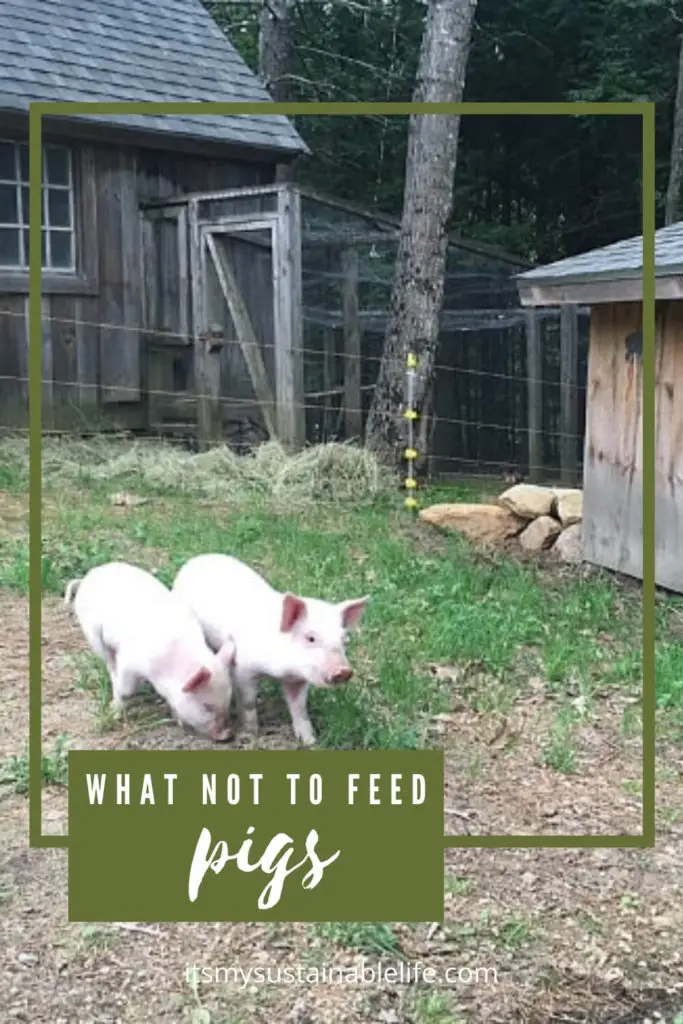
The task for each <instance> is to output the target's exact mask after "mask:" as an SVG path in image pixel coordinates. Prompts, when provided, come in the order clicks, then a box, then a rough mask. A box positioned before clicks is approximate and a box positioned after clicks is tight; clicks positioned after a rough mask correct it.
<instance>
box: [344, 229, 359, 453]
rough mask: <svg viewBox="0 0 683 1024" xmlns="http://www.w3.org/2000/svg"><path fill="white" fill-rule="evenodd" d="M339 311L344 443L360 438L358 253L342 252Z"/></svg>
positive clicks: (352, 251) (345, 250)
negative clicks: (340, 316)
mask: <svg viewBox="0 0 683 1024" xmlns="http://www.w3.org/2000/svg"><path fill="white" fill-rule="evenodd" d="M342 272H343V275H344V276H343V279H342V307H343V311H344V412H345V415H344V419H345V436H346V439H347V440H348V439H350V438H352V437H361V436H362V434H363V409H362V405H361V390H360V374H361V364H360V343H361V332H360V318H359V315H358V314H359V311H358V250H357V249H344V251H343V252H342Z"/></svg>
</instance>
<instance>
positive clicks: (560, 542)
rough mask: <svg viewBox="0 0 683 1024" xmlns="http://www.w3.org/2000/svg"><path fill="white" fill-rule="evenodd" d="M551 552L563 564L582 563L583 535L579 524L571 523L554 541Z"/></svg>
mask: <svg viewBox="0 0 683 1024" xmlns="http://www.w3.org/2000/svg"><path fill="white" fill-rule="evenodd" d="M553 551H556V552H557V555H558V557H559V558H560V559H561V560H562V561H563V562H573V563H575V564H578V563H579V562H582V561H583V534H582V527H581V523H573V524H572V525H571V526H568V527H567V528H566V530H563V531H562V533H561V534H560V536H559V537H558V538H557V540H556V541H555V546H554V548H553Z"/></svg>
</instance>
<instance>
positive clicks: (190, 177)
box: [0, 127, 274, 429]
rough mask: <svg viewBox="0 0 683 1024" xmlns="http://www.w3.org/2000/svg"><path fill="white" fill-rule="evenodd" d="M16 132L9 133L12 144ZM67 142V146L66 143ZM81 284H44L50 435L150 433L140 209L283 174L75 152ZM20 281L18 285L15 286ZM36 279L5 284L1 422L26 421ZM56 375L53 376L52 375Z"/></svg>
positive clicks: (258, 167)
mask: <svg viewBox="0 0 683 1024" xmlns="http://www.w3.org/2000/svg"><path fill="white" fill-rule="evenodd" d="M14 134H15V133H13V132H10V131H3V129H2V128H1V127H0V135H2V136H3V137H5V138H9V137H12V135H14ZM59 141H60V142H62V141H63V140H61V139H60V140H59ZM72 149H73V153H74V163H75V170H76V222H77V238H78V241H77V246H78V248H79V249H80V252H81V253H82V254H83V256H84V258H85V264H84V265H83V266H82V267H81V268H79V269H80V270H81V271H82V273H81V275H80V277H79V279H78V280H71V281H66V282H65V281H64V280H63V281H62V282H61V283H59V282H57V283H55V282H54V281H51V280H50V279H49V278H48V277H47V276H46V275H44V276H43V368H44V373H43V378H44V380H45V378H49V377H50V376H52V377H53V384H52V385H50V384H49V383H46V384H45V385H44V389H43V395H44V412H43V426H44V429H49V428H50V427H51V426H69V425H71V424H82V423H83V411H84V409H85V407H88V417H89V419H90V418H92V417H95V418H97V417H99V418H103V419H104V420H105V421H107V422H111V423H112V425H114V426H132V427H142V426H144V425H145V422H146V411H145V409H144V407H143V403H141V401H140V399H141V397H142V396H143V394H144V390H145V388H146V387H147V385H148V382H147V380H146V379H145V374H146V362H145V359H144V358H143V356H142V352H143V351H144V348H141V328H142V326H143V314H144V310H143V291H144V289H143V284H142V279H143V265H142V255H141V253H142V229H141V214H140V210H139V204H140V203H141V202H144V201H145V200H152V199H163V198H168V197H171V196H173V195H179V194H184V193H187V192H190V191H203V190H214V189H222V188H233V187H239V186H243V185H258V184H268V183H270V182H271V181H273V179H274V165H273V166H271V165H269V164H257V163H246V162H236V161H231V160H226V159H216V158H207V157H204V156H192V155H188V154H184V153H181V154H175V153H163V152H160V151H158V150H145V149H143V148H140V147H130V148H121V147H119V146H116V147H115V146H109V145H105V144H102V145H100V144H94V145H93V144H90V143H88V144H82V143H74V144H73V146H72ZM15 281H16V284H15ZM27 294H28V275H21V277H17V278H11V277H10V275H4V276H2V278H1V280H0V422H1V423H2V424H4V425H19V424H24V423H25V422H26V418H27V402H26V394H27V390H28V385H27V381H26V380H18V378H22V377H24V378H25V377H26V376H27V366H28V352H27V347H28V319H27ZM50 368H52V374H50Z"/></svg>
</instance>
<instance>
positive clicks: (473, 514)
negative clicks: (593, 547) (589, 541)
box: [420, 484, 583, 563]
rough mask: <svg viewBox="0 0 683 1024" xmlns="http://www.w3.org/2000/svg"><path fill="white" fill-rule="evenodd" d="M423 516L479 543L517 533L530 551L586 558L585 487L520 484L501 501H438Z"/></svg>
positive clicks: (572, 559)
mask: <svg viewBox="0 0 683 1024" xmlns="http://www.w3.org/2000/svg"><path fill="white" fill-rule="evenodd" d="M420 519H422V521H423V522H425V523H429V524H430V525H432V526H435V527H438V528H439V529H443V530H457V531H458V532H459V533H462V534H464V536H466V537H468V538H469V539H470V540H472V541H474V542H475V543H484V544H492V545H497V544H502V543H504V542H506V541H510V540H511V539H513V538H514V539H515V541H516V543H518V544H519V545H520V547H522V548H523V549H524V550H525V551H529V552H537V551H548V550H550V549H551V548H552V550H553V551H554V552H555V553H556V554H557V556H558V557H559V558H560V559H561V560H562V561H564V562H574V563H578V562H581V561H582V550H581V549H582V538H581V528H582V527H581V524H582V520H583V492H582V491H581V490H579V489H577V488H569V487H541V486H537V485H535V484H515V485H514V487H509V488H508V489H507V490H506V491H504V492H503V493H502V494H501V495H500V497H499V498H498V499H497V502H496V504H491V505H486V504H476V503H475V504H464V503H463V504H442V505H432V506H430V507H429V508H425V509H423V510H422V511H421V512H420Z"/></svg>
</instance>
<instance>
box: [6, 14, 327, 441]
mask: <svg viewBox="0 0 683 1024" xmlns="http://www.w3.org/2000/svg"><path fill="white" fill-rule="evenodd" d="M31 100H51V101H59V102H69V101H86V100H89V101H92V100H102V101H118V100H121V101H124V100H128V101H130V100H135V101H155V102H159V101H198V100H201V101H206V100H213V101H226V102H235V101H241V100H246V101H251V102H254V101H268V100H270V97H269V95H268V93H267V92H266V90H265V89H264V88H263V86H262V85H261V84H260V83H259V81H258V79H257V78H256V77H255V75H254V74H253V73H252V72H251V71H250V70H249V68H248V67H247V66H246V65H245V64H244V62H243V61H242V59H241V58H240V57H239V55H238V54H237V52H236V50H235V49H234V47H233V46H232V45H231V44H230V42H229V41H228V40H227V39H226V38H225V36H224V34H223V32H222V31H221V30H220V29H219V28H218V26H217V25H216V24H215V22H214V21H213V20H212V18H211V17H210V15H209V14H208V13H207V11H206V10H205V8H204V7H203V6H202V4H201V2H200V0H166V2H165V3H163V4H157V3H154V0H60V2H59V3H45V2H44V0H2V3H0V421H1V422H2V424H4V425H5V426H6V425H8V424H14V425H16V424H21V423H25V420H26V414H27V390H28V381H27V365H28V364H27V352H28V349H27V334H28V319H27V298H28V147H27V137H28V116H27V112H28V104H29V101H31ZM43 134H44V154H43V196H44V201H43V230H42V239H43V246H42V259H43V317H44V320H43V401H44V408H43V423H44V429H46V430H48V429H50V428H51V427H52V428H59V427H60V426H68V425H76V424H85V423H90V422H95V423H99V424H100V425H106V424H109V425H112V426H114V427H118V428H121V427H124V428H131V429H137V430H144V429H147V428H149V425H150V422H151V421H152V420H154V419H155V418H156V419H157V420H158V421H159V422H161V423H163V421H164V405H165V404H166V405H169V404H171V405H172V404H173V401H174V394H175V393H183V394H184V395H185V399H184V401H185V403H186V404H187V403H188V402H192V401H194V403H195V406H196V408H193V410H192V415H196V421H197V427H198V433H199V435H200V437H201V439H202V440H204V441H208V440H211V439H212V438H216V437H218V436H224V435H225V431H226V429H227V426H228V425H229V423H230V422H233V425H234V423H235V422H237V423H239V422H240V421H241V420H245V419H246V420H249V418H250V417H255V418H256V420H257V421H258V422H259V424H260V425H261V427H262V429H263V431H264V433H265V434H272V433H275V432H277V433H278V434H279V435H280V436H281V438H282V439H283V440H284V441H285V442H292V443H297V442H299V441H300V440H301V438H302V430H303V428H302V423H301V421H302V403H301V398H300V380H299V378H300V375H301V374H300V366H299V360H298V357H297V351H298V350H299V349H300V348H301V346H300V342H299V335H300V325H299V324H298V323H297V315H298V314H297V310H298V309H299V308H300V301H299V299H298V296H297V288H300V267H299V265H298V261H299V256H298V248H297V244H293V242H292V239H293V238H294V239H295V242H296V232H297V230H298V205H297V204H298V197H297V195H296V194H295V193H294V192H293V191H292V190H290V189H289V188H288V187H287V186H284V185H280V184H276V168H277V165H278V163H283V162H288V161H291V160H292V159H293V158H294V157H296V156H297V155H298V154H301V153H305V152H307V151H308V150H307V147H306V145H305V143H304V142H303V141H302V139H301V138H300V136H299V135H298V133H297V132H296V131H295V129H294V127H293V126H292V125H291V123H290V122H289V121H288V120H287V119H286V118H284V117H281V116H276V115H273V114H266V115H260V116H250V115H240V116H233V117H228V116H225V117H189V116H188V117H173V116H170V115H168V116H163V117H151V116H144V117H142V116H141V117H130V116H116V117H104V116H102V117H100V116H88V117H71V118H65V117H64V118H63V117H59V118H52V119H45V122H44V132H43ZM256 338H258V343H256V341H255V339H256ZM230 342H234V343H235V344H230ZM226 380H229V381H230V388H229V394H230V395H231V397H233V398H234V403H233V405H232V406H229V405H228V406H226V405H225V403H223V404H222V405H221V404H219V403H218V402H217V401H216V396H217V395H218V394H220V393H221V390H222V391H223V393H224V394H226V393H228V389H227V388H226V387H225V386H224V385H225V382H226ZM190 393H193V394H194V397H193V398H188V397H187V396H188V395H189V394H190ZM176 404H177V403H176ZM185 413H187V409H186V410H185ZM166 419H167V420H169V422H170V421H172V419H173V410H172V409H171V411H170V412H169V414H168V416H166Z"/></svg>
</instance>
